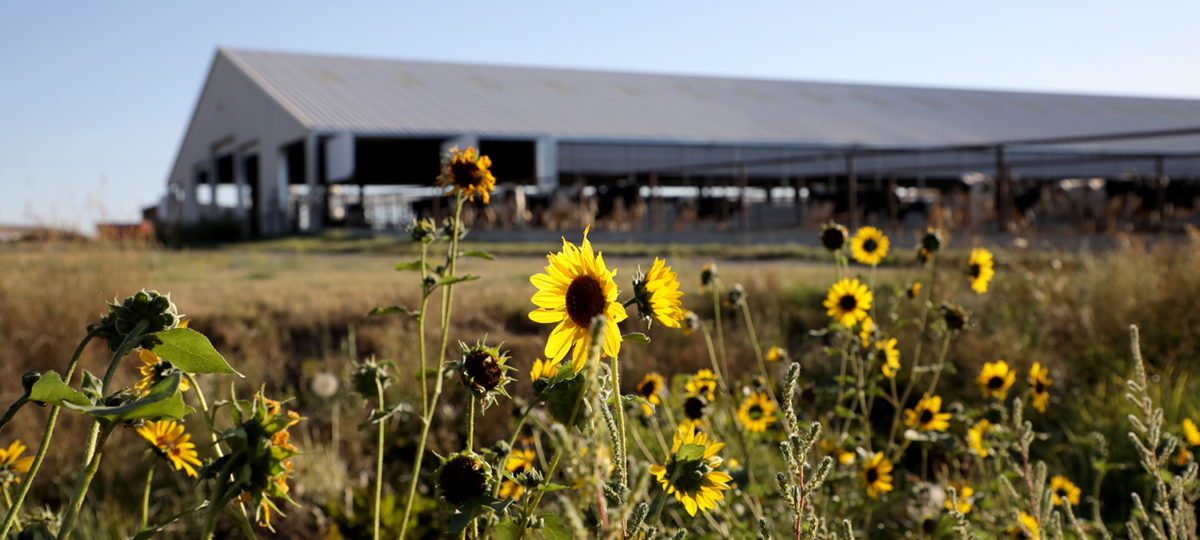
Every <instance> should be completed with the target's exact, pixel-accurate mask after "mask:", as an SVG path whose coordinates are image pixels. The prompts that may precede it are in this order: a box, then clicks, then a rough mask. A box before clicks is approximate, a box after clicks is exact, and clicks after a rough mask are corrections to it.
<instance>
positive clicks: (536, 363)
mask: <svg viewBox="0 0 1200 540" xmlns="http://www.w3.org/2000/svg"><path fill="white" fill-rule="evenodd" d="M561 365H562V362H561V361H559V362H555V361H552V360H547V361H545V362H543V361H542V359H541V358H535V359H534V360H533V367H531V368H529V380H530V381H536V380H538V379H549V378H551V377H553V376H555V375H558V368H559V366H561Z"/></svg>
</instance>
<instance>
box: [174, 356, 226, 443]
mask: <svg viewBox="0 0 1200 540" xmlns="http://www.w3.org/2000/svg"><path fill="white" fill-rule="evenodd" d="M183 376H184V378H186V379H187V382H188V384H190V385H191V386H192V390H194V391H195V393H196V400H197V401H199V402H200V412H201V413H203V415H204V424H205V425H206V426H208V439H209V440H210V441H212V445H213V451H214V452H216V454H217V457H224V456H225V452H224V451H223V450H221V445H220V444H219V443H218V441H217V430H216V428H215V426H214V423H213V418H212V416H210V415H209V410H208V400H206V399H204V390H202V389H200V384H199V383H197V382H196V377H195V376H193V375H192V374H191V373H184V374H183Z"/></svg>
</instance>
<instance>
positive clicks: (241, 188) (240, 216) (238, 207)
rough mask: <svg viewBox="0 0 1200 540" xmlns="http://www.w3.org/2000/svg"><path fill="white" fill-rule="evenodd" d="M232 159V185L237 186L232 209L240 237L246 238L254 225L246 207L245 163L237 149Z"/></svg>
mask: <svg viewBox="0 0 1200 540" xmlns="http://www.w3.org/2000/svg"><path fill="white" fill-rule="evenodd" d="M232 159H233V185H235V186H237V202H236V203H235V204H234V208H235V210H234V211H235V212H236V213H237V221H238V228H240V229H241V231H242V237H243V238H247V237H249V236H250V231H252V230H254V227H253V226H251V225H250V220H249V214H250V212H249V211H248V209H247V208H246V188H247V187H248V185H249V184H247V183H246V163H245V162H244V161H242V153H241V151H239V150H234V151H233V157H232Z"/></svg>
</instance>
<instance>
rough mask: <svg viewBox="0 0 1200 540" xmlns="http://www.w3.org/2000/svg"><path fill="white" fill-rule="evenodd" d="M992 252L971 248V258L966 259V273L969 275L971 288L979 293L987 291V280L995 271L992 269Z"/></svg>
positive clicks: (989, 279) (990, 278)
mask: <svg viewBox="0 0 1200 540" xmlns="http://www.w3.org/2000/svg"><path fill="white" fill-rule="evenodd" d="M993 266H994V263H993V262H992V253H991V252H990V251H988V250H986V249H983V248H975V249H972V250H971V259H970V260H969V261H967V275H968V276H970V277H971V288H972V289H974V290H975V292H977V293H979V294H983V293H985V292H987V288H988V282H989V281H991V280H992V275H993V274H995V273H996V271H995V270H993V269H992V267H993Z"/></svg>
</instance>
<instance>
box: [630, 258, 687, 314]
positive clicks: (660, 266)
mask: <svg viewBox="0 0 1200 540" xmlns="http://www.w3.org/2000/svg"><path fill="white" fill-rule="evenodd" d="M681 296H683V293H682V292H679V279H678V278H676V277H675V272H672V271H671V267H670V266H666V261H663V260H661V259H658V258H655V259H654V266H651V267H650V271H649V272H647V273H646V274H645V275H643V274H642V273H641V272H640V271H639V272H638V275H636V276H634V278H633V297H634V299H635V300H636V302H637V306H638V313H640V314H641V315H642V318H644V319H646V320H647V321H649V320H650V319H652V318H654V319H658V322H661V323H663V325H664V326H666V327H668V328H679V324H680V322H681V321H683V308H682V303H681V302H680V301H679V297H681Z"/></svg>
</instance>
